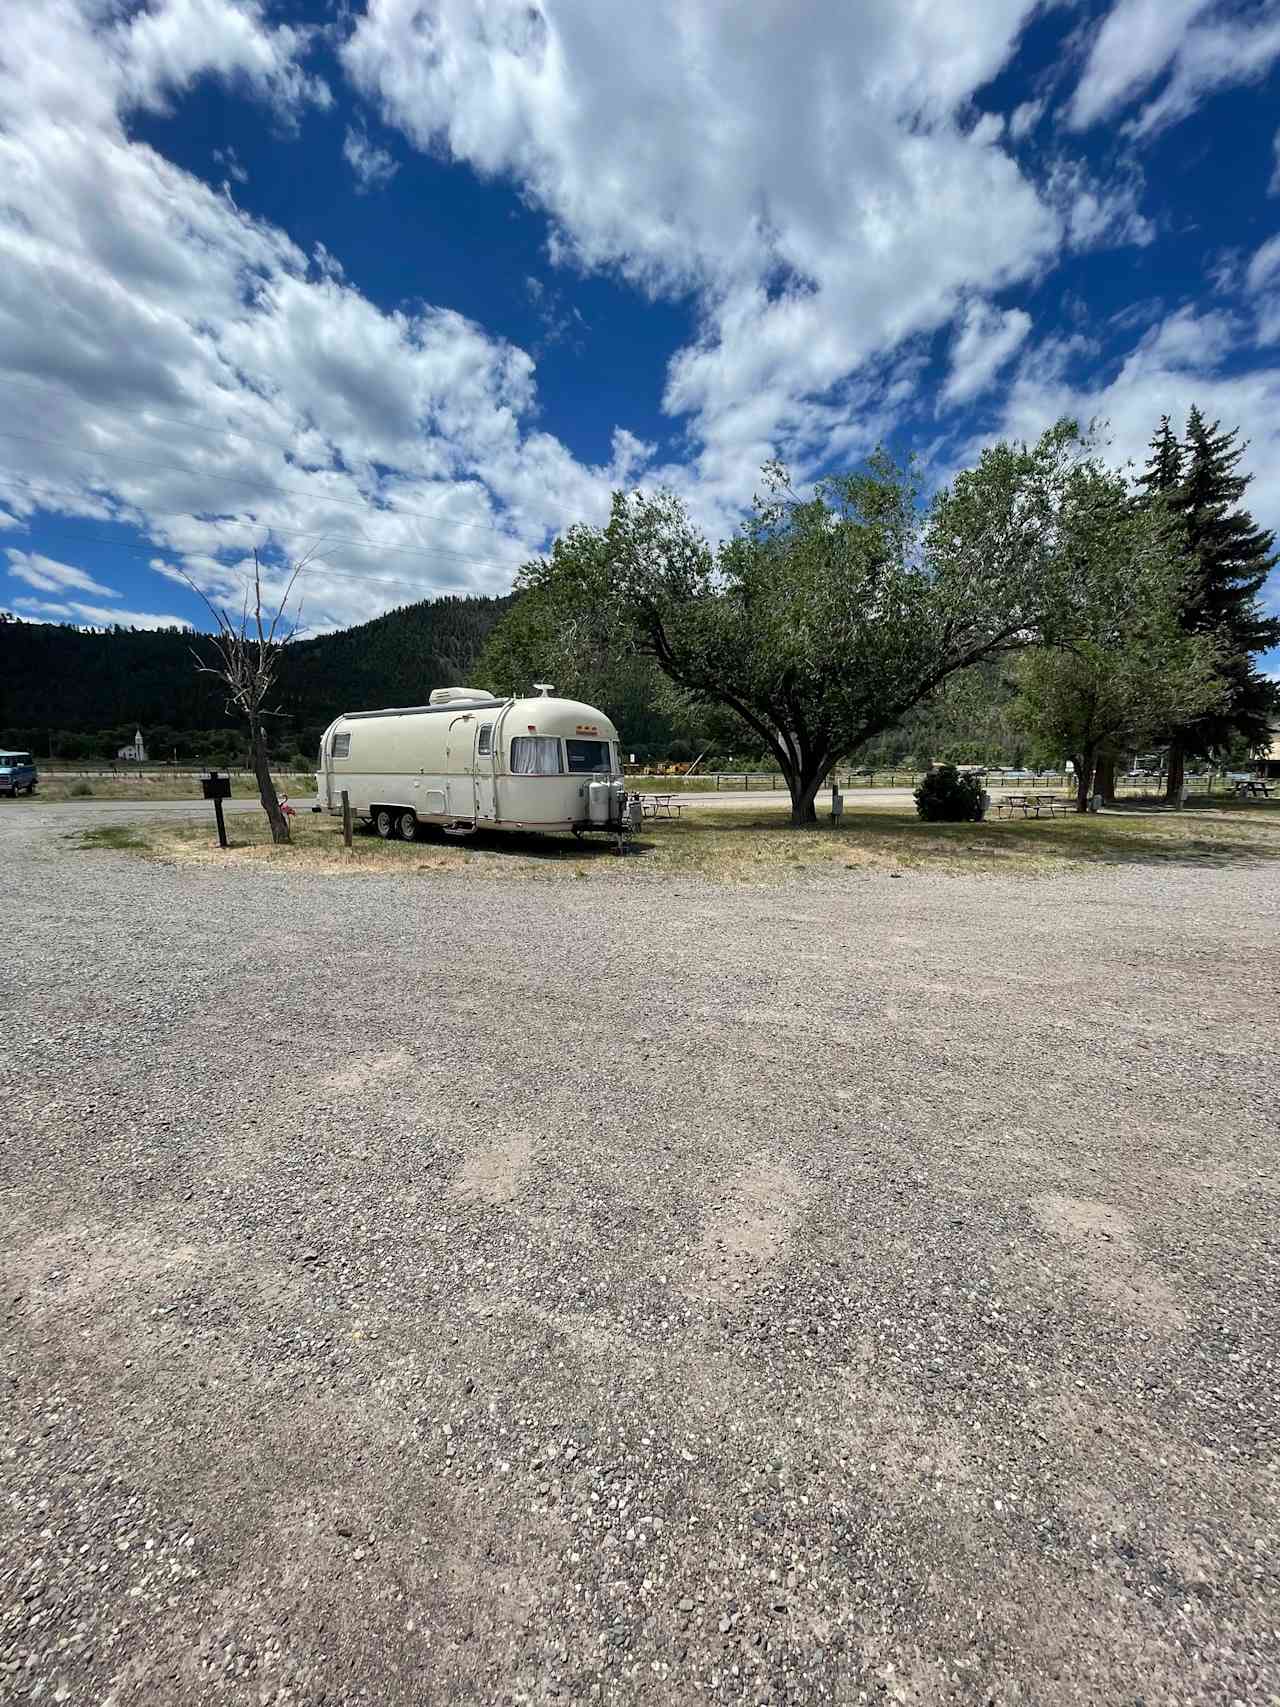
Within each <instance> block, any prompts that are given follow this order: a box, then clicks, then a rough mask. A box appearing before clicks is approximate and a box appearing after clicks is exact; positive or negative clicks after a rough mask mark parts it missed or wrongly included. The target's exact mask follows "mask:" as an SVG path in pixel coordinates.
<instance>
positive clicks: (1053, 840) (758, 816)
mask: <svg viewBox="0 0 1280 1707" xmlns="http://www.w3.org/2000/svg"><path fill="white" fill-rule="evenodd" d="M228 834H229V836H230V838H231V844H232V845H231V847H230V848H229V849H227V850H226V852H223V851H222V850H221V849H220V848H219V847H218V846H217V843H216V841H215V839H214V837H213V833H212V826H211V825H210V824H205V823H198V824H197V823H172V824H166V823H153V824H144V825H129V826H123V825H120V826H110V827H109V828H105V829H102V830H92V831H89V832H87V833H86V834H85V836H84V837H83V838H82V845H84V846H86V847H127V848H130V849H132V850H134V851H136V852H138V853H140V854H144V855H147V856H150V857H152V858H158V859H164V860H168V861H171V862H174V863H178V864H217V865H226V864H231V865H233V866H254V867H258V866H263V867H267V868H268V869H275V870H287V871H308V872H312V873H314V874H315V875H317V876H334V877H341V876H352V875H359V874H361V873H380V872H381V873H385V872H388V871H396V872H403V873H405V874H406V875H408V874H413V873H417V872H432V873H441V872H443V873H448V872H458V873H464V872H476V871H479V872H487V873H489V874H490V875H494V876H496V875H499V874H504V875H509V874H519V875H523V876H544V877H558V878H566V877H568V878H570V879H575V880H576V879H583V880H586V879H595V880H599V879H601V878H609V879H615V880H616V879H619V878H622V877H624V876H625V878H626V879H627V880H629V881H636V880H638V881H644V880H646V879H652V878H678V877H700V878H706V879H709V880H711V881H713V882H724V883H775V884H776V883H777V882H779V881H780V880H783V881H786V880H795V879H805V878H810V877H813V876H826V877H832V876H837V875H839V874H841V873H843V872H846V871H853V872H860V871H875V870H890V871H909V870H911V871H930V872H939V873H944V874H945V873H988V874H998V875H1002V876H1003V875H1027V876H1045V875H1051V874H1053V873H1054V872H1059V871H1066V870H1071V869H1073V868H1074V869H1078V868H1079V867H1081V866H1083V865H1090V864H1117V863H1118V864H1134V863H1180V864H1191V865H1219V864H1224V863H1228V862H1236V861H1240V860H1268V859H1274V858H1276V857H1277V856H1280V802H1276V803H1270V804H1269V805H1251V806H1248V807H1244V808H1242V809H1241V810H1231V809H1228V808H1224V807H1216V806H1215V807H1214V808H1212V809H1205V810H1195V809H1189V810H1187V811H1185V812H1159V811H1152V812H1139V811H1129V812H1122V813H1117V814H1114V815H1113V814H1106V815H1103V816H1101V817H1079V818H1077V817H1066V818H1054V819H1029V820H1026V821H1023V820H1020V819H1016V820H1013V821H1012V822H1002V823H987V824H926V823H923V822H922V821H921V820H920V819H918V818H917V817H916V816H915V814H914V812H912V811H910V810H904V809H903V808H902V807H901V806H900V805H893V806H886V807H884V808H877V807H860V808H859V809H858V810H857V811H854V812H849V813H847V814H846V816H845V819H844V822H843V824H842V825H841V826H840V828H838V829H836V828H833V826H832V825H831V824H830V822H829V821H823V822H820V823H819V824H818V825H816V826H814V827H812V828H809V829H802V830H798V829H795V828H793V827H792V825H791V824H790V823H789V821H788V820H787V816H786V814H785V812H783V811H780V810H777V809H765V810H763V811H761V812H759V813H754V812H753V813H751V814H750V815H747V814H746V813H745V812H742V811H737V812H734V811H724V812H716V811H715V810H714V809H713V808H706V809H700V810H698V811H696V812H686V815H685V816H684V818H683V819H682V820H680V821H677V822H673V823H661V824H657V825H654V824H652V823H646V825H645V827H644V830H643V831H642V832H641V834H640V835H639V836H638V837H637V838H636V842H635V845H634V847H633V849H632V851H631V853H630V854H629V856H628V858H627V859H626V860H625V861H622V860H619V859H618V858H617V856H616V855H615V854H614V852H613V849H612V846H611V844H610V843H608V842H606V841H604V840H595V841H584V842H582V843H578V842H575V841H574V840H573V838H572V837H569V836H563V837H557V836H533V835H516V834H500V833H495V832H491V833H487V834H485V833H482V834H480V835H477V836H474V837H469V838H467V839H466V840H451V839H448V838H446V837H444V836H442V835H440V834H438V833H435V832H425V833H424V834H423V837H422V839H421V840H419V841H416V842H413V843H405V842H398V841H394V842H383V841H380V840H378V838H377V837H376V836H374V835H372V834H370V833H369V832H367V831H364V832H361V831H358V832H357V833H356V836H355V838H354V844H353V846H352V847H351V849H350V850H348V849H346V848H344V847H343V845H342V829H341V825H340V824H339V822H338V821H337V820H336V819H334V818H330V817H328V816H327V815H326V816H316V815H312V814H311V813H309V812H306V813H300V814H299V816H298V817H297V818H296V819H294V821H293V834H294V840H293V843H292V844H291V845H290V846H289V847H281V848H278V847H275V846H273V844H272V842H271V840H270V836H269V833H268V830H267V825H266V823H265V820H261V819H259V817H258V815H257V814H256V813H255V814H253V815H252V816H246V817H239V816H236V817H234V818H232V819H230V820H229V821H228Z"/></svg>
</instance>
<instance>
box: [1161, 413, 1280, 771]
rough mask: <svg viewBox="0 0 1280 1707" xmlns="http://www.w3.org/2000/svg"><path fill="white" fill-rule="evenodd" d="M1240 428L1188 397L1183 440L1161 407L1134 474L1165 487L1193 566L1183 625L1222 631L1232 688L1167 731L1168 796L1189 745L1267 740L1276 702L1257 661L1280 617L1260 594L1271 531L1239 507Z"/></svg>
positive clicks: (1203, 747)
mask: <svg viewBox="0 0 1280 1707" xmlns="http://www.w3.org/2000/svg"><path fill="white" fill-rule="evenodd" d="M1238 438H1239V429H1238V428H1233V429H1232V430H1231V431H1230V432H1222V431H1221V430H1220V424H1219V423H1218V422H1217V421H1215V422H1213V424H1212V425H1210V424H1209V423H1208V422H1207V421H1206V420H1205V418H1204V416H1203V415H1202V414H1201V412H1200V410H1199V409H1198V408H1197V407H1196V406H1195V405H1194V404H1193V405H1192V407H1191V410H1190V412H1189V414H1188V416H1187V431H1186V441H1185V445H1179V444H1178V442H1177V440H1176V439H1175V438H1174V436H1173V432H1172V429H1171V428H1170V426H1169V420H1168V417H1167V416H1165V417H1164V418H1163V419H1162V420H1161V423H1160V427H1159V429H1158V430H1157V432H1156V435H1155V437H1154V438H1153V439H1152V441H1151V449H1152V458H1151V461H1150V462H1149V463H1148V465H1147V470H1146V473H1145V474H1144V475H1143V476H1142V477H1141V478H1140V479H1139V482H1138V484H1139V486H1140V487H1141V488H1142V491H1143V494H1144V496H1145V497H1146V498H1147V499H1149V500H1150V499H1154V498H1156V497H1157V496H1159V497H1162V498H1163V499H1164V501H1165V502H1166V503H1167V504H1168V505H1169V507H1170V509H1171V511H1172V512H1173V514H1174V515H1176V516H1177V517H1178V518H1179V519H1180V521H1181V523H1182V527H1183V534H1184V539H1185V542H1186V546H1187V551H1188V554H1189V557H1190V560H1191V566H1192V567H1191V575H1190V579H1189V581H1188V585H1187V590H1186V593H1185V594H1184V598H1183V605H1182V611H1181V622H1182V627H1183V629H1184V630H1185V631H1186V632H1187V633H1188V634H1213V635H1215V636H1216V637H1217V638H1218V640H1219V642H1220V644H1221V646H1222V648H1223V660H1222V673H1223V675H1224V676H1225V678H1226V680H1227V682H1228V684H1229V690H1230V691H1229V694H1228V698H1227V700H1226V702H1225V704H1224V705H1223V706H1222V708H1221V709H1220V710H1218V711H1216V712H1213V713H1211V714H1210V715H1208V716H1206V717H1203V718H1200V719H1198V720H1197V721H1196V722H1195V723H1193V724H1190V725H1188V726H1187V727H1186V728H1184V729H1178V730H1174V731H1172V738H1171V741H1170V746H1169V772H1168V795H1167V798H1168V799H1169V800H1172V801H1176V800H1177V799H1179V798H1180V796H1181V792H1182V781H1183V768H1184V762H1185V758H1186V755H1187V754H1188V753H1202V754H1203V753H1208V752H1210V751H1212V750H1213V749H1214V748H1216V747H1221V746H1223V745H1225V744H1226V743H1227V742H1228V741H1230V740H1231V739H1232V738H1233V737H1234V736H1238V735H1242V736H1244V738H1245V739H1246V740H1248V741H1249V742H1251V743H1260V742H1263V741H1265V740H1266V738H1267V734H1268V729H1269V725H1270V721H1271V719H1272V718H1273V717H1274V716H1275V714H1276V709H1277V707H1276V693H1275V689H1274V688H1273V687H1272V685H1271V683H1270V682H1268V681H1267V680H1266V678H1265V677H1263V676H1261V675H1259V673H1258V671H1257V669H1256V668H1255V667H1254V658H1255V657H1256V655H1257V654H1258V653H1259V652H1264V651H1266V650H1267V649H1268V648H1269V647H1272V646H1275V645H1277V644H1280V619H1278V618H1275V617H1268V616H1266V615H1264V613H1263V611H1262V610H1261V608H1260V606H1259V604H1258V597H1257V596H1258V593H1259V591H1260V590H1261V588H1262V586H1263V583H1264V582H1265V581H1266V579H1267V576H1268V575H1269V574H1270V572H1271V570H1272V569H1273V568H1274V567H1275V563H1276V558H1275V555H1274V553H1273V550H1272V547H1273V546H1274V543H1275V536H1274V534H1272V533H1270V532H1269V531H1267V530H1266V529H1264V528H1260V527H1259V526H1258V525H1257V523H1256V522H1255V521H1254V519H1253V517H1252V516H1251V515H1250V514H1249V512H1248V510H1245V509H1242V508H1241V507H1240V500H1241V498H1242V497H1243V496H1244V493H1245V491H1246V489H1247V487H1248V485H1249V482H1250V480H1251V479H1252V478H1253V476H1252V475H1250V474H1241V473H1238V472H1237V470H1238V469H1239V466H1240V463H1241V461H1242V460H1243V458H1244V454H1245V451H1246V449H1247V448H1248V447H1247V445H1244V444H1238V443H1237V442H1236V441H1237V439H1238Z"/></svg>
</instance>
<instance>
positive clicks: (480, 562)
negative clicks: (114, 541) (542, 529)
mask: <svg viewBox="0 0 1280 1707" xmlns="http://www.w3.org/2000/svg"><path fill="white" fill-rule="evenodd" d="M4 436H5V435H4V434H0V438H2V437H4ZM0 477H2V478H3V479H6V480H13V481H16V482H18V483H19V484H20V485H23V486H27V487H29V488H30V489H31V490H32V491H35V492H39V491H47V492H61V493H65V494H66V495H67V496H68V497H73V498H74V497H81V496H83V494H82V492H81V491H79V490H78V489H77V488H76V487H74V486H59V485H57V484H55V483H54V482H52V481H46V480H42V479H40V478H39V477H37V476H33V475H26V474H15V473H12V472H7V473H4V474H3V476H0ZM125 503H126V504H127V503H128V501H127V500H125ZM131 507H132V508H135V509H136V508H139V506H137V505H133V506H131ZM179 513H180V514H182V515H188V516H190V517H191V519H192V521H194V522H197V523H198V524H199V525H200V526H201V527H213V528H235V527H241V528H242V527H244V526H246V525H250V526H252V525H256V526H258V527H260V528H262V529H263V530H264V531H265V532H267V533H268V534H276V535H277V536H279V537H281V538H295V539H318V540H320V541H321V543H322V544H326V545H338V546H341V545H345V546H349V547H350V548H351V549H352V550H353V551H394V552H398V553H401V554H403V555H406V556H409V557H425V558H431V557H456V558H457V559H458V561H459V562H461V563H474V564H476V565H477V567H479V568H482V569H508V570H513V569H515V568H517V567H518V565H517V564H516V563H513V562H507V563H503V562H499V561H498V560H497V559H496V558H492V557H473V556H472V555H471V553H470V552H467V551H455V550H454V549H453V547H452V546H448V545H431V546H426V545H389V544H384V543H382V542H381V541H379V540H370V539H344V538H341V537H336V538H335V536H334V535H333V534H331V533H316V532H314V531H312V530H310V529H308V528H295V527H287V526H281V525H278V524H276V523H273V522H258V523H257V524H246V523H244V522H238V521H234V520H232V519H231V518H226V519H223V518H221V517H202V516H200V515H199V514H198V513H197V512H196V511H194V510H183V511H181V512H179ZM383 513H385V512H383ZM118 525H119V526H127V527H133V526H135V525H136V524H134V523H133V522H122V523H119V524H118ZM264 543H265V542H264ZM513 543H514V541H513ZM156 549H157V550H159V549H160V548H159V547H157V548H156ZM258 549H259V550H261V549H262V547H261V546H259V547H258Z"/></svg>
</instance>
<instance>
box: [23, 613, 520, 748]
mask: <svg viewBox="0 0 1280 1707" xmlns="http://www.w3.org/2000/svg"><path fill="white" fill-rule="evenodd" d="M509 602H510V601H509V600H508V599H493V598H443V599H436V600H433V601H429V602H424V603H422V604H414V605H406V606H404V607H403V608H401V609H399V610H393V611H388V612H387V614H386V615H385V616H380V617H377V618H375V619H374V621H372V622H367V623H364V624H362V625H361V626H360V627H359V628H349V629H344V630H342V631H341V632H340V633H337V634H325V635H320V636H318V637H317V638H316V639H314V640H300V641H297V642H295V644H294V645H292V646H290V647H289V648H288V649H287V651H286V652H285V655H284V658H283V659H282V662H281V668H280V677H279V689H278V692H277V694H276V696H275V699H276V703H277V704H278V706H279V708H280V710H281V711H282V712H283V713H284V714H285V716H284V717H283V718H282V719H281V720H279V721H278V723H277V730H278V738H277V739H276V740H274V741H273V743H272V744H273V747H274V746H279V747H288V746H297V747H298V748H299V749H300V750H301V751H303V752H307V751H309V750H310V749H311V747H312V745H313V744H314V737H315V735H316V733H317V732H318V730H319V729H322V728H323V727H324V726H325V725H326V724H327V723H328V722H330V720H331V719H332V718H333V717H335V716H336V715H337V713H338V712H340V711H346V710H352V709H355V708H357V707H362V706H377V705H406V704H408V705H416V704H421V703H423V702H424V701H425V700H426V698H427V695H428V694H429V693H430V692H431V690H432V688H436V687H443V686H446V685H448V684H450V683H455V682H464V681H465V680H466V679H467V676H468V673H469V672H470V671H471V670H472V669H473V667H474V665H475V662H476V659H477V658H478V657H479V655H480V652H481V650H482V649H483V647H484V643H485V640H486V639H487V637H488V635H489V631H490V630H491V629H492V628H493V626H494V624H495V623H496V622H497V620H498V618H499V617H500V616H501V615H502V613H503V612H504V611H505V610H506V608H507V606H508V604H509ZM193 646H194V647H196V648H197V649H202V650H208V648H207V645H206V646H205V647H203V648H202V643H201V637H200V636H199V635H192V634H190V633H188V632H187V631H185V630H181V629H168V630H160V631H158V632H151V631H144V630H140V629H112V630H109V631H107V632H105V633H90V632H88V631H86V630H84V629H78V628H71V627H64V626H61V625H58V624H53V623H27V622H17V621H12V620H8V619H6V620H4V621H0V744H4V745H11V746H33V747H36V748H37V749H38V750H39V751H40V752H41V753H45V752H47V751H48V746H49V735H50V732H65V733H68V734H70V733H78V734H80V735H89V734H91V733H92V732H95V731H114V730H117V729H127V730H128V732H129V734H131V733H132V731H133V729H134V727H135V726H136V727H138V728H140V729H142V730H143V731H144V732H150V731H153V730H157V729H160V730H164V731H167V732H178V731H184V730H213V729H218V728H222V727H228V728H229V727H231V726H232V720H231V719H229V718H228V717H227V714H226V709H225V705H224V696H223V694H222V693H221V692H220V690H219V683H218V681H217V680H216V679H215V678H214V677H212V676H205V675H200V674H199V673H198V672H197V670H196V669H195V665H194V661H193V659H192V655H191V654H192V648H193ZM124 738H126V739H127V738H128V737H127V736H126V737H124ZM54 746H55V748H56V747H57V739H56V734H55V739H54Z"/></svg>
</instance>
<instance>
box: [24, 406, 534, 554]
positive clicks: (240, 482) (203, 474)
mask: <svg viewBox="0 0 1280 1707" xmlns="http://www.w3.org/2000/svg"><path fill="white" fill-rule="evenodd" d="M171 424H173V425H183V424H184V423H181V422H177V423H171ZM205 430H207V431H210V432H212V431H213V429H212V428H208V429H205ZM0 439H16V440H18V441H19V442H21V443H23V444H32V445H44V446H45V447H46V448H47V449H50V450H69V451H70V452H71V453H72V455H73V456H103V457H107V458H108V459H109V460H111V461H113V462H132V463H136V464H137V465H138V466H139V467H140V468H158V469H161V470H162V471H164V472H166V473H169V474H185V475H188V476H189V477H190V478H191V479H193V480H217V481H221V482H222V483H223V484H224V485H228V486H252V487H254V488H256V489H257V490H259V491H261V490H263V489H265V490H266V491H269V492H279V493H281V494H283V495H284V496H285V497H288V498H306V499H307V500H308V501H309V502H311V503H316V502H317V501H318V497H317V494H316V493H315V492H309V491H306V490H304V489H303V488H302V487H300V486H281V485H279V484H278V483H277V482H276V481H273V480H263V479H260V478H257V477H254V478H252V479H251V478H250V477H249V476H248V475H238V474H217V475H213V474H211V473H210V472H209V470H207V469H203V468H192V467H191V466H190V465H189V464H187V463H181V462H157V461H156V460H155V459H154V458H153V457H145V456H134V455H133V454H132V453H131V452H129V451H118V450H101V449H99V448H98V447H97V446H96V445H77V444H73V443H72V442H71V440H70V439H47V438H40V437H38V436H37V435H36V434H34V433H14V432H7V431H5V432H0ZM251 442H254V443H261V444H265V443H266V442H267V441H266V440H254V441H251ZM271 448H272V449H273V450H277V451H280V450H281V447H280V446H279V445H273V446H272V447H271ZM281 454H286V455H287V452H281ZM324 472H325V473H332V474H337V473H341V470H339V469H331V470H325V471H324ZM323 501H324V502H326V503H329V504H339V505H343V506H345V507H346V508H348V509H354V510H371V511H373V512H374V514H376V515H383V516H388V515H390V516H407V517H411V518H413V519H414V520H417V521H440V520H441V519H442V518H443V519H444V520H445V521H449V522H450V524H451V525H452V526H453V527H466V528H483V529H487V530H488V531H489V532H490V533H496V534H499V535H501V536H502V537H503V538H504V539H513V536H512V535H511V534H509V533H507V532H506V530H505V529H503V528H500V527H498V526H497V524H496V523H494V522H467V521H462V520H461V519H458V520H453V519H452V518H451V517H450V516H449V515H448V512H447V511H445V510H403V509H398V508H393V507H390V506H388V507H386V508H381V507H379V506H378V505H377V504H375V503H373V502H372V500H370V499H368V498H338V497H334V496H331V495H330V494H328V493H325V494H323ZM513 542H514V541H513Z"/></svg>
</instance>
